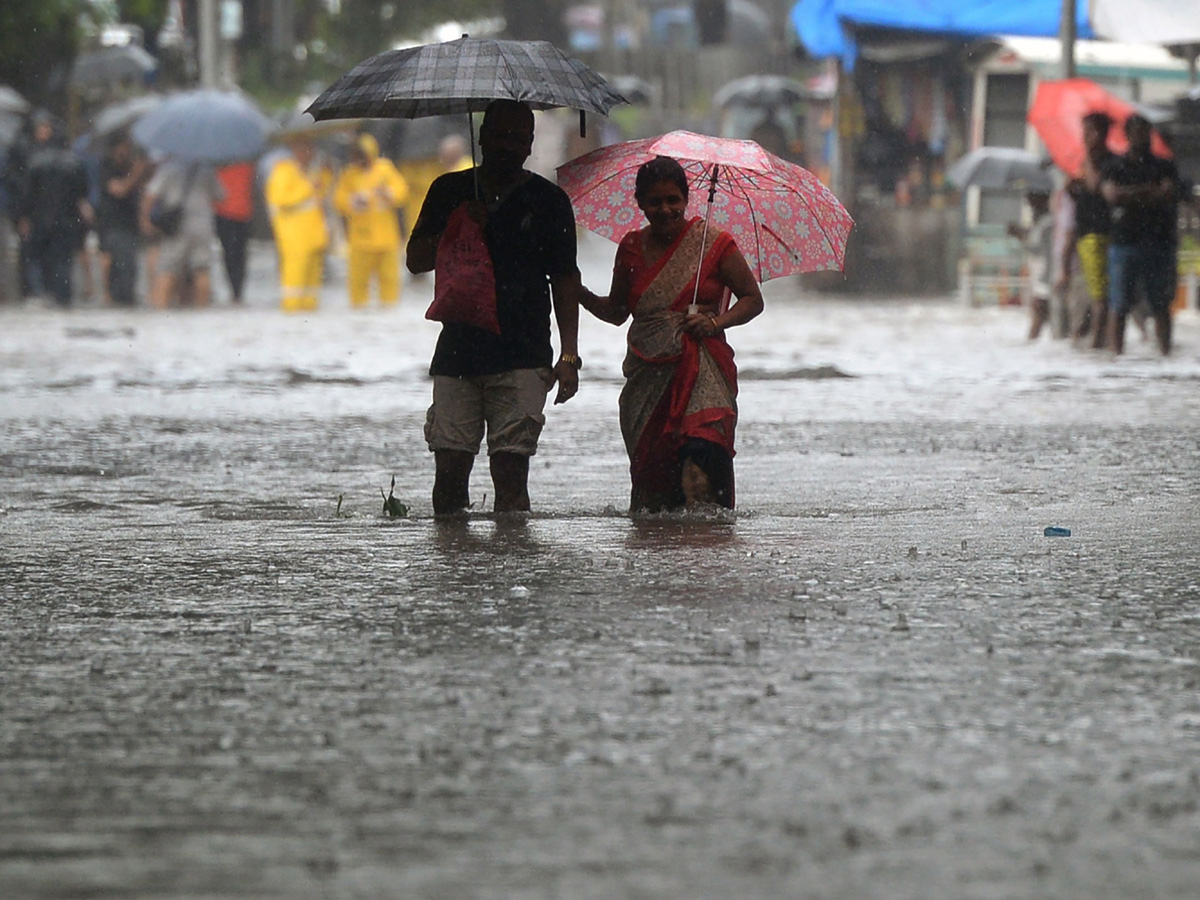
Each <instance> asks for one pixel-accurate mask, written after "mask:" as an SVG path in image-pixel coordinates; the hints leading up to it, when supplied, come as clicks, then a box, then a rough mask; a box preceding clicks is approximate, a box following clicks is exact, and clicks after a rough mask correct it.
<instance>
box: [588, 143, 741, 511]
mask: <svg viewBox="0 0 1200 900" xmlns="http://www.w3.org/2000/svg"><path fill="white" fill-rule="evenodd" d="M635 197H636V199H637V204H638V208H639V209H641V211H642V212H643V213H644V214H645V216H646V220H647V223H648V224H647V225H646V226H645V227H644V228H640V229H637V230H634V231H631V232H630V233H629V234H627V235H625V237H624V238H623V239H622V240H621V243H620V245H619V246H618V248H617V255H616V261H615V264H614V266H613V281H612V289H611V291H610V293H609V296H608V297H607V298H603V297H600V298H595V299H594V300H591V299H587V298H585V299H584V300H582V301H581V302H582V303H583V305H584V307H585V308H586V309H587V310H588V311H589V312H591V313H592V314H593V315H595V316H596V317H597V318H600V319H603V320H604V321H606V322H611V323H613V324H614V325H620V324H622V323H624V322H625V320H626V319H628V318H630V317H631V316H632V319H633V321H632V323H631V324H630V326H629V335H628V342H629V350H628V353H627V354H626V356H625V364H624V367H623V368H624V375H625V379H626V380H625V387H624V389H623V390H622V391H621V400H620V418H621V433H622V435H623V436H624V438H625V449H626V452H627V453H628V454H629V474H630V479H631V482H632V490H631V492H630V502H629V509H630V512H633V513H637V512H660V511H663V510H669V509H677V508H680V507H685V506H692V505H694V504H696V503H715V504H719V505H720V506H724V507H727V508H729V509H732V508H733V502H734V489H733V455H734V448H733V437H734V430H735V428H736V426H737V367H736V366H735V365H734V362H733V349H732V348H731V347H730V346H729V344H728V343H727V342H726V340H725V331H726V330H727V329H729V328H733V327H734V326H737V325H743V324H745V323H746V322H749V321H750V320H751V319H753V318H754V317H755V316H757V315H758V314H759V313H761V312H762V310H763V298H762V291H761V290H760V289H759V286H758V283H757V282H756V281H755V279H754V275H753V273H752V272H751V271H750V266H749V265H748V264H747V263H746V260H745V258H744V257H743V256H742V253H741V251H740V250H738V248H737V244H736V243H735V242H734V240H733V238H732V237H731V236H730V235H729V234H728V233H726V232H724V231H720V230H719V229H715V228H711V227H710V228H709V230H708V234H707V235H705V234H704V223H703V221H702V220H701V219H700V218H699V217H696V218H692V219H688V218H686V210H687V203H688V183H687V174H686V173H685V172H684V170H683V167H682V166H681V165H680V164H679V163H678V161H676V160H674V159H672V158H670V157H666V156H658V157H655V158H654V159H652V160H650V161H649V162H647V163H645V164H644V165H642V166H641V167H640V168H639V169H638V172H637V182H636V188H635ZM701 257H703V261H702V262H701V263H700V268H699V274H698V276H697V262H698V261H699V260H700V259H701ZM697 277H699V285H700V286H699V292H698V294H697V292H696V279H697ZM730 294H732V295H733V296H734V297H736V298H737V301H736V302H735V303H734V304H733V305H732V306H729V307H728V308H726V302H727V300H728V298H729V296H730ZM693 297H694V298H695V304H696V305H695V306H694V307H692V306H691V304H692V303H693Z"/></svg>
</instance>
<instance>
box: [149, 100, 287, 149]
mask: <svg viewBox="0 0 1200 900" xmlns="http://www.w3.org/2000/svg"><path fill="white" fill-rule="evenodd" d="M273 128H274V126H273V125H272V124H271V120H270V119H268V118H267V117H266V116H264V115H263V114H262V113H261V112H260V111H259V109H258V107H256V106H255V105H254V104H253V103H251V102H250V101H249V100H247V99H246V98H245V97H244V96H242V95H241V94H237V93H233V92H231V91H213V90H198V91H187V92H185V93H182V94H176V95H175V96H173V97H168V98H167V99H165V100H164V101H163V102H162V103H160V104H159V105H158V106H156V107H155V108H154V109H152V110H150V111H149V112H147V113H146V114H145V115H144V116H142V117H141V118H140V119H139V120H138V121H137V123H136V124H134V126H133V139H134V140H135V141H137V142H138V143H139V144H141V145H142V146H143V147H145V148H146V149H147V150H153V151H157V152H159V153H166V154H170V155H171V156H175V157H178V158H180V159H186V160H204V161H208V162H230V161H233V160H238V159H251V158H253V157H255V156H258V154H259V153H261V152H262V150H263V147H264V146H266V141H267V137H268V136H269V135H270V133H271V131H272V129H273Z"/></svg>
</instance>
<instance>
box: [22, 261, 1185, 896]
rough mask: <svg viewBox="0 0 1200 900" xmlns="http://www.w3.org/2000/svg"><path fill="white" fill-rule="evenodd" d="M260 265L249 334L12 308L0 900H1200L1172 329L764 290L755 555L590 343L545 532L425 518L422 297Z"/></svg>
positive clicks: (749, 365)
mask: <svg viewBox="0 0 1200 900" xmlns="http://www.w3.org/2000/svg"><path fill="white" fill-rule="evenodd" d="M584 249H585V257H584V262H585V280H586V281H587V282H588V283H589V284H590V285H591V286H592V287H594V288H597V289H599V290H604V289H605V288H606V287H607V277H606V275H605V270H606V266H607V265H609V264H610V263H611V252H612V245H610V244H604V243H603V242H601V241H598V240H596V241H588V242H585V247H584ZM258 250H259V256H258V265H259V267H260V268H259V281H258V282H257V288H256V291H257V292H253V291H252V293H251V297H250V305H249V307H248V308H244V309H235V308H229V307H226V306H218V307H217V308H214V309H211V310H207V311H176V312H172V313H170V314H161V313H159V314H156V313H152V312H150V311H144V310H137V311H125V312H121V311H112V310H96V309H82V310H77V311H74V312H71V313H66V314H64V313H60V312H54V311H46V310H37V309H20V308H6V309H2V310H0V810H2V811H3V814H2V815H0V896H3V897H12V898H75V897H85V896H86V897H114V898H117V897H119V898H164V897H170V898H189V900H190V898H196V900H199V898H214V897H222V898H224V897H230V898H275V897H278V898H285V897H286V898H289V900H297V898H447V897H453V898H468V900H474V898H478V900H485V898H515V897H520V898H547V900H549V898H572V900H576V898H579V900H588V898H605V900H609V898H679V900H684V898H687V900H693V898H714V900H715V898H730V897H738V898H763V900H766V898H781V897H795V898H806V900H807V898H812V900H818V898H820V900H825V898H829V900H833V898H839V900H840V898H856V900H871V898H880V900H883V898H887V900H903V898H914V900H916V898H922V900H927V898H945V900H976V898H978V900H985V898H986V900H995V898H1034V897H1046V898H1056V900H1062V898H1079V900H1085V898H1086V900H1095V898H1112V900H1118V898H1119V900H1127V898H1180V900H1183V898H1193V897H1195V896H1196V885H1197V884H1200V568H1198V567H1197V565H1196V562H1195V558H1194V557H1195V546H1196V534H1197V532H1198V526H1200V512H1198V509H1200V506H1198V504H1197V499H1198V497H1200V439H1198V437H1197V428H1196V426H1197V422H1200V396H1198V394H1197V387H1198V386H1200V319H1198V318H1197V316H1196V314H1195V313H1194V312H1185V313H1182V314H1181V315H1180V317H1179V319H1178V327H1177V331H1178V349H1177V352H1176V354H1175V355H1173V356H1172V357H1171V358H1169V359H1167V360H1162V359H1159V358H1158V357H1157V355H1156V354H1155V352H1154V349H1153V344H1152V342H1142V341H1141V340H1140V338H1139V337H1137V335H1136V334H1132V335H1131V337H1130V340H1129V353H1128V354H1127V356H1125V357H1123V358H1121V359H1113V358H1111V357H1109V356H1107V355H1104V354H1093V353H1090V352H1081V351H1076V350H1073V349H1072V348H1071V347H1069V346H1068V345H1066V344H1065V343H1062V342H1052V341H1049V340H1045V341H1043V342H1040V343H1037V344H1028V343H1026V342H1025V341H1024V340H1023V333H1024V330H1025V318H1024V314H1023V313H1021V312H1020V311H1016V310H1011V309H1000V308H981V309H965V308H962V307H960V306H958V305H956V304H955V303H953V302H951V301H930V300H925V301H904V300H888V301H863V300H846V299H832V298H823V297H820V296H817V295H811V294H806V293H804V292H803V291H802V290H801V288H800V286H798V285H797V284H796V283H795V282H788V283H772V284H770V285H768V291H767V301H768V308H767V312H766V313H765V314H764V315H763V316H762V317H761V318H760V319H759V320H757V321H756V322H754V323H752V324H751V325H749V326H747V327H745V328H741V329H736V330H735V331H734V332H732V334H731V342H732V343H733V345H734V347H735V349H736V351H737V356H738V362H739V365H740V369H741V396H740V402H741V424H740V429H739V435H738V438H739V442H738V446H739V455H738V458H737V463H736V465H737V473H738V497H739V510H738V514H737V515H736V516H735V517H729V516H720V515H694V516H664V517H659V518H654V519H646V520H635V519H631V518H629V517H628V516H627V515H626V514H625V508H626V504H627V497H628V482H627V473H626V462H625V459H624V453H623V449H622V444H621V439H620V434H619V430H618V427H617V420H616V399H617V394H618V391H619V389H620V361H621V356H622V353H623V338H622V332H621V331H620V330H618V329H615V328H612V327H610V326H607V325H603V324H600V323H598V322H595V321H594V320H585V322H584V324H583V329H582V331H583V334H582V338H581V354H582V355H583V357H584V360H585V368H584V370H583V373H582V388H581V392H580V395H579V397H578V398H577V399H576V400H573V401H572V402H571V403H569V404H567V405H565V406H559V407H552V408H549V409H548V412H547V418H548V424H547V428H546V431H545V434H544V436H543V443H542V449H541V451H540V452H539V454H538V455H537V456H536V457H535V458H534V460H533V465H532V474H531V493H532V497H533V505H534V513H533V514H532V515H531V516H530V517H528V518H527V519H522V518H516V519H513V520H505V519H503V518H501V519H495V518H493V517H492V516H490V515H489V514H488V512H487V510H488V509H489V508H490V502H491V501H490V493H491V487H490V484H489V483H488V480H487V473H486V469H487V467H486V461H485V460H484V459H483V458H482V457H481V458H480V461H479V463H478V464H477V468H476V473H475V475H474V477H473V481H472V496H473V499H474V500H475V501H476V505H477V509H476V511H475V512H473V513H472V514H471V516H470V517H469V518H468V519H467V520H465V521H456V522H435V521H434V520H433V519H432V517H431V515H430V505H429V496H428V495H429V488H430V483H431V476H432V464H431V461H430V458H429V454H428V452H427V451H426V449H425V446H424V443H423V440H422V434H421V429H422V425H423V422H424V416H425V409H426V406H427V405H428V396H429V381H428V379H427V377H426V374H425V373H426V369H427V365H428V358H429V355H430V353H431V351H432V346H433V341H434V339H435V338H436V334H437V327H436V326H435V325H434V324H432V323H429V322H426V321H425V320H424V319H423V318H422V313H423V310H424V308H425V306H426V305H427V303H428V300H429V284H428V283H427V282H418V283H414V284H410V285H409V286H408V287H407V289H406V291H407V292H406V295H405V298H404V300H403V302H402V304H401V307H400V308H399V309H396V310H391V311H380V310H370V311H366V312H352V311H350V310H349V309H347V305H346V301H345V298H344V296H342V293H341V291H340V289H339V288H337V287H336V286H331V287H330V288H329V289H328V290H327V291H326V296H325V301H324V305H323V308H322V309H321V311H320V312H318V313H316V314H314V315H311V316H307V317H284V316H282V315H281V314H279V313H277V312H276V311H275V310H274V309H273V308H271V306H272V300H271V291H270V288H269V277H267V276H264V275H263V274H262V267H263V266H264V265H266V263H264V262H263V256H264V252H265V251H263V249H262V248H258ZM393 476H394V477H395V479H396V488H395V492H396V496H397V497H399V498H400V499H402V500H403V501H404V502H405V503H406V504H407V505H408V506H409V508H410V515H409V517H408V518H404V519H390V518H385V517H384V516H383V515H382V514H381V513H382V506H383V497H382V494H383V493H385V492H386V491H387V490H388V487H389V485H390V482H391V479H392V477H393ZM1047 526H1061V527H1066V528H1070V529H1071V532H1072V534H1071V536H1070V537H1066V538H1063V537H1058V538H1048V537H1045V536H1044V535H1043V529H1044V528H1045V527H1047Z"/></svg>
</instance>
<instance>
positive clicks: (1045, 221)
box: [1008, 191, 1054, 341]
mask: <svg viewBox="0 0 1200 900" xmlns="http://www.w3.org/2000/svg"><path fill="white" fill-rule="evenodd" d="M1025 202H1026V203H1027V204H1029V210H1030V212H1031V213H1032V219H1033V224H1031V225H1030V226H1029V227H1028V228H1024V227H1022V226H1020V225H1017V224H1016V223H1014V224H1012V225H1009V226H1008V233H1009V234H1011V235H1013V236H1014V237H1016V238H1019V239H1020V240H1021V243H1022V244H1024V245H1025V261H1026V266H1025V268H1026V270H1027V271H1028V272H1029V284H1030V294H1031V295H1032V297H1033V300H1032V302H1031V304H1030V306H1031V311H1032V315H1033V318H1032V321H1031V322H1030V323H1029V339H1030V340H1031V341H1033V340H1037V338H1038V335H1040V334H1041V333H1042V327H1043V326H1044V325H1045V324H1046V322H1047V320H1049V318H1050V298H1051V297H1052V296H1053V291H1054V283H1053V282H1054V216H1053V215H1051V214H1050V194H1049V192H1048V191H1030V192H1029V193H1027V194H1026V195H1025Z"/></svg>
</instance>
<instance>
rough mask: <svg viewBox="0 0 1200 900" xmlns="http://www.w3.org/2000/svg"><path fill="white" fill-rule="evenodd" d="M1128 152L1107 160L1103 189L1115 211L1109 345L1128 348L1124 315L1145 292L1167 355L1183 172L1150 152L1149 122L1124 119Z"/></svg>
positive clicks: (1110, 254)
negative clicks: (1179, 171) (1140, 290)
mask: <svg viewBox="0 0 1200 900" xmlns="http://www.w3.org/2000/svg"><path fill="white" fill-rule="evenodd" d="M1125 136H1126V137H1127V138H1129V152H1128V153H1126V154H1125V155H1124V156H1115V157H1113V158H1112V159H1110V160H1108V161H1107V162H1106V163H1105V165H1104V168H1103V170H1102V171H1101V182H1100V193H1101V194H1103V195H1104V199H1105V200H1107V201H1108V204H1109V207H1110V208H1111V210H1112V212H1111V215H1112V238H1111V243H1110V244H1109V247H1108V279H1109V318H1108V349H1110V350H1112V351H1113V353H1120V352H1121V351H1122V350H1123V349H1124V348H1125V318H1126V316H1128V315H1129V312H1130V310H1131V309H1132V308H1133V305H1134V304H1135V303H1136V302H1137V290H1138V289H1139V288H1141V289H1142V290H1144V291H1145V297H1146V302H1147V303H1148V304H1149V306H1150V309H1151V311H1152V312H1153V313H1154V331H1155V334H1156V335H1157V337H1158V347H1159V349H1160V350H1162V352H1163V355H1164V356H1165V355H1166V354H1168V353H1170V352H1171V300H1172V299H1174V297H1175V282H1176V278H1177V275H1176V264H1175V249H1176V244H1177V242H1178V235H1177V233H1176V232H1177V228H1178V224H1179V223H1178V221H1177V217H1178V210H1177V208H1176V207H1177V204H1178V202H1179V173H1178V171H1177V170H1176V168H1175V164H1174V163H1173V162H1171V161H1170V160H1169V159H1162V158H1160V157H1158V156H1155V155H1154V154H1153V153H1152V152H1150V123H1149V122H1148V121H1147V120H1146V119H1145V118H1143V117H1142V116H1139V115H1136V114H1135V115H1132V116H1130V117H1129V118H1128V119H1126V120H1125Z"/></svg>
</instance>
